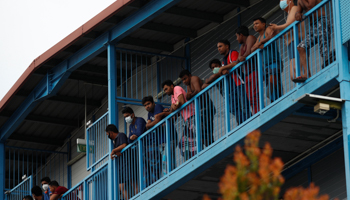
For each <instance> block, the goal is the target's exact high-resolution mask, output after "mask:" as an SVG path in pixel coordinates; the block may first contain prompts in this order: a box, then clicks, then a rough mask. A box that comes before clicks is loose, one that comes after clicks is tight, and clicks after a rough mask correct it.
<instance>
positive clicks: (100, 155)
mask: <svg viewBox="0 0 350 200" xmlns="http://www.w3.org/2000/svg"><path fill="white" fill-rule="evenodd" d="M107 125H108V112H107V113H105V114H104V115H102V116H101V117H100V118H99V119H98V120H96V122H94V123H93V124H92V125H91V126H90V127H89V128H87V130H86V133H87V134H86V155H87V156H86V164H87V165H86V166H87V170H91V169H92V170H94V169H95V168H98V167H100V166H101V165H102V164H103V163H105V162H107V161H108V155H109V152H108V149H107V148H106V147H108V142H109V140H108V136H107V135H106V132H105V128H106V127H107Z"/></svg>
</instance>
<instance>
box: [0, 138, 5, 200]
mask: <svg viewBox="0 0 350 200" xmlns="http://www.w3.org/2000/svg"><path fill="white" fill-rule="evenodd" d="M5 163H6V156H5V143H2V142H0V199H5V178H6V176H5V169H6V166H5Z"/></svg>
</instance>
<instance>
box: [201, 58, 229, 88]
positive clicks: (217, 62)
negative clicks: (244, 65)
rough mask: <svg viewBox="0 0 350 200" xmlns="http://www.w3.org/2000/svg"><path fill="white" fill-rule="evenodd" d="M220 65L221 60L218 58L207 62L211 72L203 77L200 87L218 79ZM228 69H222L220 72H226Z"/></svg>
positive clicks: (204, 86)
mask: <svg viewBox="0 0 350 200" xmlns="http://www.w3.org/2000/svg"><path fill="white" fill-rule="evenodd" d="M221 67H222V64H221V61H220V60H219V59H213V60H211V61H210V62H209V68H210V69H211V71H212V72H213V74H212V75H211V76H209V78H207V79H205V83H204V84H203V85H202V89H204V88H206V87H208V86H209V85H210V84H211V83H212V82H214V81H215V80H216V79H218V78H219V77H220V76H222V74H220V73H219V71H220V68H221ZM227 71H228V70H224V71H223V72H222V73H223V74H227Z"/></svg>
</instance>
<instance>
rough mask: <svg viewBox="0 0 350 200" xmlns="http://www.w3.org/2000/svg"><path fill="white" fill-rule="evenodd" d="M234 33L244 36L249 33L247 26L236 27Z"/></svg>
mask: <svg viewBox="0 0 350 200" xmlns="http://www.w3.org/2000/svg"><path fill="white" fill-rule="evenodd" d="M236 33H237V34H238V35H239V34H242V35H244V36H248V35H249V29H248V27H246V26H240V27H238V28H237V29H236Z"/></svg>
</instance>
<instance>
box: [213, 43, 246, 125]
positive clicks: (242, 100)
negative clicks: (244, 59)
mask: <svg viewBox="0 0 350 200" xmlns="http://www.w3.org/2000/svg"><path fill="white" fill-rule="evenodd" d="M217 47H218V51H219V53H220V54H221V55H223V56H224V58H223V60H222V67H220V70H219V73H220V74H228V73H229V70H231V69H232V68H233V67H234V66H235V65H236V64H237V63H239V61H238V60H237V59H238V57H239V53H238V52H237V51H234V50H230V42H229V41H228V40H220V41H219V42H218V44H217ZM242 77H244V74H243V72H242V69H236V70H235V71H234V72H233V73H232V79H233V80H231V81H230V83H229V93H230V102H232V103H231V104H230V105H229V107H230V111H231V112H232V111H233V112H234V113H233V114H234V115H235V118H236V122H237V125H239V124H241V123H243V122H244V121H245V120H247V119H248V118H249V117H250V116H251V113H250V106H249V101H248V98H247V94H246V92H245V90H246V88H245V87H244V80H243V78H242Z"/></svg>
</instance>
